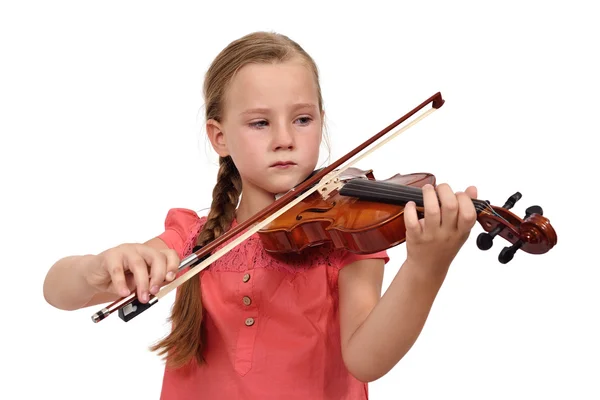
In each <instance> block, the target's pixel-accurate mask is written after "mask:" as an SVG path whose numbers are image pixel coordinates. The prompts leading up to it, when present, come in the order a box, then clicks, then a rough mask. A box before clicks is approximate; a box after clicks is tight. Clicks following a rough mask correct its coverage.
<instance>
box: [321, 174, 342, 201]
mask: <svg viewBox="0 0 600 400" xmlns="http://www.w3.org/2000/svg"><path fill="white" fill-rule="evenodd" d="M342 186H344V184H343V183H342V181H341V180H340V179H339V178H334V179H331V180H329V181H328V182H327V183H326V184H324V185H323V186H321V187H320V188H319V193H320V194H321V197H322V198H323V200H327V199H328V198H329V196H331V194H332V193H333V192H334V191H336V190H338V189H340V188H341V187H342Z"/></svg>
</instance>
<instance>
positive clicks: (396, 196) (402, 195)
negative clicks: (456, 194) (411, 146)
mask: <svg viewBox="0 0 600 400" xmlns="http://www.w3.org/2000/svg"><path fill="white" fill-rule="evenodd" d="M340 194H341V195H342V196H352V197H357V198H359V199H361V200H368V201H374V202H378V203H388V204H397V205H405V204H406V203H408V202H409V201H414V202H415V204H416V205H417V207H424V204H423V191H422V190H421V188H420V187H415V186H406V185H399V184H396V183H389V182H378V181H372V180H367V179H353V180H351V181H349V182H347V183H346V184H345V185H344V186H343V187H342V189H341V190H340ZM472 201H473V204H474V205H475V209H476V210H477V214H479V213H480V212H481V211H483V210H484V209H485V208H486V207H487V202H485V201H483V200H478V199H472Z"/></svg>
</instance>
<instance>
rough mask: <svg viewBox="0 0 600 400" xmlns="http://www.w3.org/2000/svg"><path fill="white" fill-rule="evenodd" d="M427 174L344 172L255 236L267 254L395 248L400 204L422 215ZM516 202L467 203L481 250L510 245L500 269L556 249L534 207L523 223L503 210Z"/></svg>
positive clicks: (400, 232)
mask: <svg viewBox="0 0 600 400" xmlns="http://www.w3.org/2000/svg"><path fill="white" fill-rule="evenodd" d="M435 181H436V179H435V176H434V175H432V174H430V173H412V174H407V175H401V174H396V175H394V176H392V177H391V178H389V179H386V180H383V181H378V180H375V177H374V175H373V171H372V170H368V171H364V170H360V169H357V168H349V169H347V170H346V172H345V173H344V175H342V176H340V177H339V178H337V179H336V180H334V181H332V182H330V183H329V184H328V185H326V186H323V188H322V189H321V190H320V191H319V192H314V193H312V194H311V195H310V196H308V197H307V198H305V199H304V200H303V201H301V202H300V203H298V204H296V205H294V206H293V207H292V208H290V209H289V210H288V211H286V212H285V213H284V214H283V215H281V216H280V217H279V218H277V219H276V220H274V221H273V222H271V223H270V224H268V225H267V226H265V227H264V228H262V229H261V230H259V231H258V234H259V237H260V238H261V240H262V243H263V245H264V247H265V249H266V250H267V251H269V252H272V253H286V252H301V251H302V250H304V249H305V248H307V247H311V246H316V245H320V244H324V243H332V244H333V245H334V246H335V247H336V248H343V249H346V250H348V251H351V252H354V253H358V254H370V253H375V252H378V251H381V250H386V249H389V248H391V247H393V246H396V245H398V244H401V243H403V242H404V241H405V239H406V227H405V226H404V215H403V214H404V205H405V204H406V203H407V202H409V201H414V202H415V203H416V205H417V213H418V214H420V217H422V215H423V195H422V191H421V188H422V187H423V186H424V185H425V184H431V185H433V186H435V183H436V182H435ZM520 198H521V193H519V192H517V193H515V194H514V195H512V196H511V197H510V198H509V199H508V200H507V201H506V203H505V204H504V206H503V207H497V206H493V205H490V204H489V202H487V201H484V200H477V199H473V200H472V201H473V204H474V206H475V210H476V211H477V221H478V222H479V223H480V224H481V226H482V227H483V228H484V230H485V231H486V232H483V233H481V234H480V235H479V236H478V238H477V245H478V247H479V248H480V249H482V250H488V249H490V248H491V247H492V243H493V239H494V237H495V236H500V237H502V238H504V239H506V240H507V241H509V242H510V243H511V246H509V247H504V248H503V249H502V251H501V252H500V255H499V256H498V260H499V261H500V262H501V263H503V264H506V263H507V262H509V261H510V260H511V259H512V258H513V256H514V254H515V252H516V251H517V250H523V251H525V252H527V253H532V254H542V253H546V252H547V251H549V250H550V249H551V248H552V247H554V245H556V242H557V237H556V232H555V231H554V228H553V227H552V225H550V221H549V220H548V219H547V218H545V217H543V216H542V209H541V207H539V206H532V207H529V208H528V209H527V211H526V216H525V219H524V220H523V219H521V218H519V217H518V216H516V215H515V214H513V213H512V212H510V211H509V209H510V208H512V207H513V206H514V205H515V203H516V202H517V201H518V200H519V199H520Z"/></svg>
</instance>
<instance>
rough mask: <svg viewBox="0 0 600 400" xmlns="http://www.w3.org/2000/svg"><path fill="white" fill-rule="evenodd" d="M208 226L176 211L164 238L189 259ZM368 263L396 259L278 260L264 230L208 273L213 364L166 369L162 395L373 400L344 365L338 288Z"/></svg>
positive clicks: (314, 254)
mask: <svg viewBox="0 0 600 400" xmlns="http://www.w3.org/2000/svg"><path fill="white" fill-rule="evenodd" d="M205 221H206V217H199V216H198V215H197V214H196V213H195V212H194V211H192V210H187V209H182V208H173V209H171V210H169V212H168V214H167V217H166V220H165V231H164V232H163V233H162V234H160V235H159V237H160V238H161V239H162V240H163V241H164V242H165V243H166V244H167V245H168V246H169V247H170V248H172V249H174V250H176V251H177V253H178V254H179V257H181V258H183V257H185V256H187V255H188V254H190V253H191V251H192V249H193V247H194V246H195V241H196V237H197V235H198V233H199V232H200V229H201V228H202V225H203V223H204V222H205ZM233 224H234V225H233V226H235V224H236V221H233ZM364 258H380V259H384V260H385V262H386V263H387V262H388V261H389V258H388V256H387V253H386V252H385V251H384V252H380V253H376V254H372V255H362V256H361V255H356V254H352V253H349V252H347V251H343V250H339V249H333V248H332V247H329V246H317V247H315V248H312V249H310V250H308V251H306V252H304V253H303V254H301V255H295V254H294V255H289V254H286V255H285V256H284V257H282V256H274V255H271V254H270V253H267V252H266V251H265V250H264V248H263V246H262V244H261V241H260V238H259V237H258V235H257V234H255V235H253V236H252V237H250V238H249V239H248V240H246V241H245V242H243V243H242V244H240V245H238V246H237V247H235V248H234V249H233V250H231V251H230V252H229V253H227V254H226V255H224V256H223V257H221V258H220V259H218V260H217V261H215V262H214V263H213V264H211V265H210V266H209V267H208V268H206V269H204V270H203V271H202V272H200V282H201V283H200V285H201V291H202V302H203V305H204V308H205V311H204V312H205V318H204V321H205V327H206V341H207V342H206V347H205V351H204V356H205V360H206V364H204V365H202V366H198V365H197V364H196V363H195V362H193V363H191V364H190V365H188V366H187V367H185V368H182V369H179V370H171V369H169V368H166V369H165V374H164V380H163V387H162V393H161V397H160V398H161V399H162V400H175V399H177V400H188V399H189V400H191V399H220V400H228V399H261V400H267V399H286V400H292V399H302V400H307V399H310V400H320V399H323V400H325V399H332V400H333V399H335V400H356V399H367V398H368V391H367V384H366V383H363V382H360V381H358V380H357V379H356V378H354V377H353V376H352V375H351V374H350V373H349V372H348V370H347V369H346V367H345V365H344V362H343V360H342V354H341V341H340V322H339V313H338V286H337V280H338V273H339V271H340V269H341V268H343V267H344V266H345V265H348V264H349V263H351V262H353V261H355V260H359V259H364Z"/></svg>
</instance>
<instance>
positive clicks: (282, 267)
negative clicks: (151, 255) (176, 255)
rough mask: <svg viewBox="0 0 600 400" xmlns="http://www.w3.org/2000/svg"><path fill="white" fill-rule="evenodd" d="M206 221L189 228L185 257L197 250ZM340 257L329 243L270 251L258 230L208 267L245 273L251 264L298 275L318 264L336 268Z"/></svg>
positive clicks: (338, 252)
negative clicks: (291, 250) (301, 249)
mask: <svg viewBox="0 0 600 400" xmlns="http://www.w3.org/2000/svg"><path fill="white" fill-rule="evenodd" d="M205 222H206V217H202V218H200V219H199V220H198V221H197V222H196V223H195V224H194V225H193V226H192V227H191V228H190V231H189V235H188V238H187V240H186V241H185V243H184V246H183V254H184V255H185V256H187V255H189V254H191V252H192V250H193V249H194V247H195V245H196V241H197V238H198V235H199V234H200V231H201V229H202V227H203V226H204V223H205ZM236 225H237V222H236V221H235V220H234V221H233V223H232V225H231V228H233V227H235V226H236ZM233 240H234V239H230V240H228V241H227V242H225V243H223V244H222V245H221V246H219V247H217V249H216V250H219V249H221V248H223V247H224V246H226V245H227V244H229V243H230V242H231V241H233ZM340 257H341V253H340V251H339V250H338V249H334V248H332V247H331V246H328V245H322V246H318V247H315V248H312V249H307V250H306V251H304V252H302V253H301V254H295V253H286V254H271V253H268V252H267V251H266V250H265V249H264V247H263V246H262V241H261V240H260V237H259V235H258V233H255V234H254V235H252V236H250V237H249V238H248V239H247V240H245V241H244V242H242V243H240V244H239V245H238V246H236V247H234V248H233V249H232V250H230V251H229V252H228V253H227V254H225V255H223V256H222V257H221V258H219V259H218V260H217V261H215V262H214V263H212V264H211V265H210V266H209V267H208V269H209V270H211V271H224V272H242V271H246V270H248V269H249V266H250V265H252V266H253V268H265V269H267V270H272V271H285V272H287V273H290V274H296V273H299V272H301V271H305V270H307V269H310V268H315V267H319V266H325V267H330V268H337V264H338V263H339V260H340Z"/></svg>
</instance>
